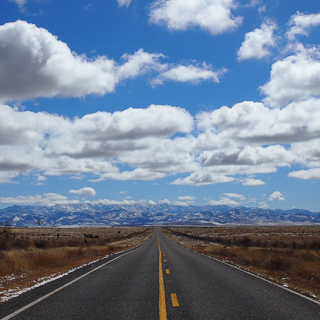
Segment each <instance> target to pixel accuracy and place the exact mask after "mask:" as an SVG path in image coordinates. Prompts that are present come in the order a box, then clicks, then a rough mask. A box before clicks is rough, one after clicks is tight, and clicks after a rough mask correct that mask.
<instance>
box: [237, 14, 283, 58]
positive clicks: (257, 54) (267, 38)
mask: <svg viewBox="0 0 320 320" xmlns="http://www.w3.org/2000/svg"><path fill="white" fill-rule="evenodd" d="M276 29H277V25H276V24H275V22H274V21H272V20H269V19H267V20H265V22H264V23H263V24H262V25H261V28H260V29H255V30H253V31H251V32H248V33H247V34H246V35H245V40H244V41H243V42H242V44H241V47H240V49H239V51H238V59H239V60H240V61H243V60H246V59H252V58H253V59H262V58H264V57H267V56H269V55H271V51H270V49H271V48H273V47H275V46H276V43H277V39H278V37H276V36H275V34H274V31H275V30H276Z"/></svg>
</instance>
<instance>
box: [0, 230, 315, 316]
mask: <svg viewBox="0 0 320 320" xmlns="http://www.w3.org/2000/svg"><path fill="white" fill-rule="evenodd" d="M0 318H1V319H45V320H49V319H55V320H57V319H67V320H69V319H113V320H117V319H123V320H135V319H137V320H138V319H139V320H142V319H146V320H152V319H160V320H165V319H169V320H170V319H181V320H187V319H191V320H198V319H206V320H213V319H221V320H228V319H232V320H240V319H241V320H249V319H259V320H263V319H270V320H285V319H288V320H289V319H290V320H295V319H297V320H308V319H310V320H311V319H312V320H316V319H317V320H319V319H320V304H319V303H318V302H316V301H312V300H311V299H309V298H307V297H303V296H302V295H300V294H297V293H294V292H292V291H289V290H286V289H284V288H282V287H280V286H278V285H275V284H272V283H270V282H268V281H265V280H263V279H261V278H259V277H256V276H253V275H251V274H249V273H247V272H244V271H241V270H239V269H237V268H235V267H232V266H230V265H227V264H225V263H223V262H220V261H217V260H215V259H212V258H209V257H206V256H203V255H200V254H197V253H194V252H191V251H189V250H186V249H184V248H182V247H180V246H178V245H177V244H174V243H173V242H171V241H170V240H169V239H168V238H166V237H165V235H163V234H162V232H161V231H160V230H159V229H156V231H155V232H154V234H153V235H152V236H151V237H150V239H149V240H148V241H147V242H146V243H145V244H144V245H142V246H140V247H138V248H136V249H133V250H130V251H127V252H123V253H120V254H116V255H113V256H110V257H107V258H105V259H102V260H99V261H98V262H95V263H93V264H91V265H88V266H85V267H83V268H81V269H78V270H76V271H74V272H72V273H70V274H69V275H67V276H64V277H62V278H60V279H57V280H55V281H52V282H50V283H48V284H46V285H44V286H41V287H38V288H36V289H33V290H30V291H29V292H27V293H25V294H23V295H21V296H19V297H17V298H15V299H12V300H10V301H8V302H6V303H3V304H1V305H0Z"/></svg>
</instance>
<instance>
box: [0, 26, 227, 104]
mask: <svg viewBox="0 0 320 320" xmlns="http://www.w3.org/2000/svg"><path fill="white" fill-rule="evenodd" d="M0 43H1V51H0V100H2V101H12V100H24V99H28V98H34V97H40V96H43V97H55V96H66V97H70V96H71V97H82V96H85V95H88V94H97V95H105V94H108V93H110V92H113V91H115V88H116V86H117V85H118V84H119V83H122V82H124V81H126V80H128V79H133V78H136V77H138V76H142V75H145V74H147V73H152V74H154V73H156V74H160V75H159V76H154V80H151V82H153V83H157V84H160V83H161V84H162V83H163V82H164V81H167V80H171V81H179V82H191V83H197V82H199V81H215V82H218V81H219V77H220V76H221V75H222V74H223V73H224V72H225V71H224V70H220V71H213V70H212V67H211V66H207V65H206V64H205V63H204V64H202V66H199V65H189V66H182V65H177V66H175V65H168V64H162V63H161V62H160V59H161V58H164V55H163V54H161V53H148V52H145V51H144V50H143V49H139V50H138V51H137V52H135V53H134V54H128V53H126V54H124V55H123V56H122V57H121V59H122V63H117V62H116V61H114V60H113V59H109V58H107V57H106V56H98V57H96V58H94V59H89V58H87V57H86V56H85V55H78V54H76V53H75V52H72V51H71V49H70V48H69V47H68V46H67V44H66V43H64V42H62V41H60V40H58V38H57V37H55V36H54V35H52V34H51V33H50V32H49V31H47V30H46V29H43V28H38V27H37V26H36V25H34V24H30V23H27V22H25V21H19V20H18V21H16V22H11V23H6V24H4V25H2V26H0ZM151 78H152V77H151Z"/></svg>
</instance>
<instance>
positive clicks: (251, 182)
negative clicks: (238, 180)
mask: <svg viewBox="0 0 320 320" xmlns="http://www.w3.org/2000/svg"><path fill="white" fill-rule="evenodd" d="M242 184H243V185H244V186H262V185H265V182H264V181H262V180H261V179H252V178H248V179H245V180H244V181H242Z"/></svg>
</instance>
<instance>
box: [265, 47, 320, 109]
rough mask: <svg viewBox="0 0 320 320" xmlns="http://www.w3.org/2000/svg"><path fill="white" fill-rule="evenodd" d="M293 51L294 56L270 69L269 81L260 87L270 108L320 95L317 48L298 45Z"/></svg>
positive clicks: (276, 63) (319, 65) (319, 50)
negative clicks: (294, 51) (294, 52)
mask: <svg viewBox="0 0 320 320" xmlns="http://www.w3.org/2000/svg"><path fill="white" fill-rule="evenodd" d="M295 49H296V51H297V52H296V54H294V55H291V56H288V57H286V58H285V59H283V60H279V61H277V62H275V63H274V64H273V65H272V68H271V73H270V81H269V82H267V83H266V84H265V85H263V86H261V87H260V90H261V91H262V93H264V94H266V96H267V97H266V98H265V99H264V102H265V103H266V104H268V105H270V106H272V107H282V106H284V105H286V104H288V103H289V102H291V101H301V100H305V99H307V98H309V97H312V96H319V95H320V48H318V47H311V48H308V49H306V48H304V47H303V46H302V45H301V44H299V45H298V46H296V48H295Z"/></svg>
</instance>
